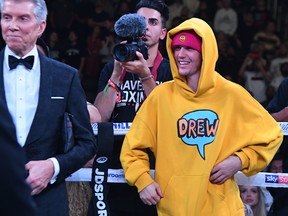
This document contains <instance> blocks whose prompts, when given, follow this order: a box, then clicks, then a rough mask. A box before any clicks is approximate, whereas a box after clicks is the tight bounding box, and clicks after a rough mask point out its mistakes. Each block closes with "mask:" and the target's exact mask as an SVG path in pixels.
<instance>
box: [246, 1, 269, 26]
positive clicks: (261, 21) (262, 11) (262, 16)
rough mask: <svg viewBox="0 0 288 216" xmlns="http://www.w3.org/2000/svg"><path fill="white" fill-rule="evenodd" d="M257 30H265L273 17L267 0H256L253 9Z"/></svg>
mask: <svg viewBox="0 0 288 216" xmlns="http://www.w3.org/2000/svg"><path fill="white" fill-rule="evenodd" d="M251 11H252V13H253V15H254V20H255V25H256V28H257V30H263V29H264V28H265V26H266V23H267V22H268V20H269V19H270V18H271V15H270V12H269V10H268V8H267V2H266V0H255V1H254V5H253V6H252V9H251Z"/></svg>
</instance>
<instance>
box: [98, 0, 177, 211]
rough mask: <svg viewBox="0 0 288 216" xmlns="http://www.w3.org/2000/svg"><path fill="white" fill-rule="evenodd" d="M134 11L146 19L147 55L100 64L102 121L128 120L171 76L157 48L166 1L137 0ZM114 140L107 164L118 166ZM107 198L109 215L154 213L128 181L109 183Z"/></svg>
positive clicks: (163, 33) (117, 147)
mask: <svg viewBox="0 0 288 216" xmlns="http://www.w3.org/2000/svg"><path fill="white" fill-rule="evenodd" d="M136 13H137V14H139V15H142V16H144V17H145V20H146V22H147V28H146V31H145V35H144V37H143V41H144V42H145V44H146V46H147V47H148V59H147V60H145V58H144V57H143V55H142V53H140V52H138V51H137V52H136V55H137V57H138V59H137V60H134V61H127V62H119V61H117V60H114V62H109V63H107V64H106V65H105V66H104V68H103V69H102V71H101V73H100V78H99V88H98V95H97V96H96V99H95V102H94V105H95V106H96V107H97V108H98V109H99V112H100V114H101V116H102V120H103V121H113V122H132V121H133V119H134V117H135V114H136V112H137V110H138V109H139V107H140V106H141V104H142V103H143V101H144V99H145V98H146V97H147V96H148V95H149V94H150V92H151V91H152V90H153V89H154V88H155V87H156V85H158V84H161V83H162V82H165V81H168V80H171V79H172V74H171V71H170V64H169V61H168V60H167V59H166V58H163V57H162V55H161V53H160V51H159V50H158V49H159V41H160V40H163V39H164V38H165V36H166V32H167V30H166V27H165V26H166V21H167V20H168V18H169V11H168V7H167V5H166V4H165V3H164V2H162V1H155V0H140V1H139V2H138V4H137V5H136ZM127 31H128V30H127ZM130 31H131V30H130ZM111 85H112V86H111ZM113 86H114V87H113ZM117 90H118V91H117ZM118 96H119V97H118ZM114 140H115V143H114V146H113V148H114V150H113V158H112V162H111V163H112V164H111V168H113V169H120V168H122V167H121V163H120V160H119V155H120V151H121V147H122V142H123V137H119V136H116V137H115V138H114ZM108 202H109V207H110V210H111V213H112V216H115V215H116V216H119V215H123V216H130V215H131V216H135V215H137V216H141V215H143V216H147V215H149V216H154V215H157V213H156V207H155V206H146V205H144V204H143V203H142V201H141V200H140V198H139V195H138V192H137V189H136V187H131V186H129V185H128V184H110V188H109V194H108Z"/></svg>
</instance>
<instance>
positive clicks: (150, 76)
mask: <svg viewBox="0 0 288 216" xmlns="http://www.w3.org/2000/svg"><path fill="white" fill-rule="evenodd" d="M150 78H154V77H153V75H152V74H150V75H148V76H146V77H143V78H141V77H139V80H140V81H141V82H142V81H145V80H147V79H150Z"/></svg>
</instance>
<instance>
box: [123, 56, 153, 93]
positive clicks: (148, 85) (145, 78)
mask: <svg viewBox="0 0 288 216" xmlns="http://www.w3.org/2000/svg"><path fill="white" fill-rule="evenodd" d="M136 55H137V57H138V60H134V61H128V62H122V63H121V64H122V66H123V67H124V68H126V70H127V71H129V72H130V73H134V74H136V75H137V76H138V77H139V79H140V81H141V83H142V85H143V88H144V91H145V94H146V96H148V95H149V94H150V93H151V91H152V90H153V89H154V88H155V87H156V82H155V80H154V77H153V76H152V74H151V71H150V69H149V67H148V65H147V61H146V60H145V59H144V57H143V55H142V53H140V52H138V51H137V52H136Z"/></svg>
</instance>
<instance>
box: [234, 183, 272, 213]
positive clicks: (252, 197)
mask: <svg viewBox="0 0 288 216" xmlns="http://www.w3.org/2000/svg"><path fill="white" fill-rule="evenodd" d="M239 189H240V197H241V199H242V201H243V203H246V204H248V205H250V206H251V208H252V210H253V215H254V216H266V215H267V210H266V206H265V196H264V193H263V191H262V189H261V188H260V187H258V186H248V185H240V186H239Z"/></svg>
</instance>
